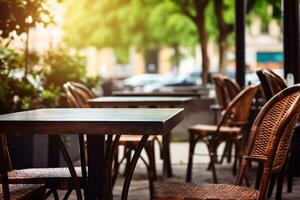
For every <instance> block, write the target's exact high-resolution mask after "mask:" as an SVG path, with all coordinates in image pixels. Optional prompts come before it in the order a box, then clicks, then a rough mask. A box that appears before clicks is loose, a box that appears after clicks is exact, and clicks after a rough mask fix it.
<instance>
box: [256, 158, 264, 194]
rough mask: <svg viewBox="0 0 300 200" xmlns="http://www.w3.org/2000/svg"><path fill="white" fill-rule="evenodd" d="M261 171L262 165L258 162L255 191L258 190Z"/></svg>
mask: <svg viewBox="0 0 300 200" xmlns="http://www.w3.org/2000/svg"><path fill="white" fill-rule="evenodd" d="M263 169H264V165H263V163H261V162H259V163H258V166H257V173H256V182H255V189H259V186H260V179H261V177H262V173H263Z"/></svg>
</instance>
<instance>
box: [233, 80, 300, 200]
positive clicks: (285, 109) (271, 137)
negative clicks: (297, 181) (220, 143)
mask: <svg viewBox="0 0 300 200" xmlns="http://www.w3.org/2000/svg"><path fill="white" fill-rule="evenodd" d="M299 114H300V84H297V85H294V86H292V87H290V88H287V89H285V90H283V91H281V92H279V93H278V94H277V95H275V96H274V97H273V98H272V99H271V100H270V101H269V102H268V103H267V104H266V105H265V106H264V107H263V108H262V110H261V111H260V112H259V114H258V116H257V117H256V119H255V121H254V123H253V126H252V129H251V132H250V136H249V138H248V143H247V146H246V149H245V152H244V156H243V158H242V164H241V168H240V170H239V174H238V177H237V181H236V184H237V185H241V184H242V180H243V178H244V176H245V171H246V169H247V166H248V164H249V161H251V160H257V161H262V162H263V163H264V172H263V176H262V178H261V185H260V199H264V197H265V193H266V191H267V187H268V182H269V179H270V175H271V173H274V172H278V171H279V170H280V169H281V168H282V166H283V163H284V161H285V158H286V155H287V152H288V148H289V144H290V142H291V138H292V134H293V129H294V126H295V124H296V122H297V120H298V118H299Z"/></svg>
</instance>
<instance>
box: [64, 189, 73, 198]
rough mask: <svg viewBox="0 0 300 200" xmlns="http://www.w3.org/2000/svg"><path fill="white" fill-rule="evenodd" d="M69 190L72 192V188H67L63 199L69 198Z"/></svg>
mask: <svg viewBox="0 0 300 200" xmlns="http://www.w3.org/2000/svg"><path fill="white" fill-rule="evenodd" d="M71 192H72V189H69V190H68V191H67V192H66V194H65V196H64V198H63V200H68V198H69V196H70V194H71Z"/></svg>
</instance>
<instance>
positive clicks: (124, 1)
mask: <svg viewBox="0 0 300 200" xmlns="http://www.w3.org/2000/svg"><path fill="white" fill-rule="evenodd" d="M280 6H281V3H280V0H248V1H247V14H248V15H249V16H250V17H249V18H248V22H249V23H251V17H253V16H258V17H260V18H261V19H262V21H263V23H262V24H263V25H266V24H268V22H269V21H270V19H271V18H273V17H280V15H281V13H280ZM67 7H68V11H67V14H66V19H67V21H66V24H65V30H66V41H67V43H68V44H69V45H71V46H74V47H77V48H82V47H87V46H95V47H97V48H99V49H101V48H105V47H112V48H114V49H128V47H135V48H136V49H138V50H145V49H147V48H151V47H153V46H156V47H157V46H158V47H161V46H168V47H173V48H174V47H175V48H176V47H178V46H180V47H192V48H193V47H195V46H196V45H198V44H200V47H201V50H202V67H203V72H204V74H205V73H207V72H208V67H209V57H208V53H207V48H208V46H207V43H208V41H214V42H215V43H216V44H217V46H218V47H219V49H220V50H219V56H220V62H219V65H220V66H223V65H224V66H225V63H224V60H225V59H226V51H227V49H228V48H229V47H230V46H231V45H232V43H231V42H229V41H228V38H229V37H230V36H231V35H233V34H232V33H233V30H234V21H235V16H234V1H232V0H201V1H200V0H130V1H129V0H101V1H91V0H73V1H70V2H69V4H68V6H67ZM206 79H207V77H203V80H204V82H206Z"/></svg>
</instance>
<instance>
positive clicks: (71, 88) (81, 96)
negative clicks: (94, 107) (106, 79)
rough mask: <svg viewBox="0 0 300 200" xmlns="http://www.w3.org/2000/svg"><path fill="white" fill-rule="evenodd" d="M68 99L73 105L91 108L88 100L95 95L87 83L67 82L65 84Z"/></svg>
mask: <svg viewBox="0 0 300 200" xmlns="http://www.w3.org/2000/svg"><path fill="white" fill-rule="evenodd" d="M64 87H66V88H65V91H66V95H67V98H68V101H69V103H70V105H71V106H74V107H77V108H90V105H89V104H88V102H87V100H88V99H91V98H94V97H95V95H94V94H93V92H92V91H91V90H89V89H88V88H87V87H86V86H85V85H83V84H81V83H76V82H67V83H66V84H65V85H64Z"/></svg>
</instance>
